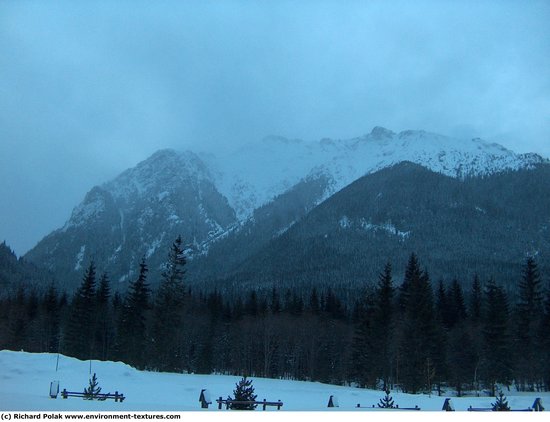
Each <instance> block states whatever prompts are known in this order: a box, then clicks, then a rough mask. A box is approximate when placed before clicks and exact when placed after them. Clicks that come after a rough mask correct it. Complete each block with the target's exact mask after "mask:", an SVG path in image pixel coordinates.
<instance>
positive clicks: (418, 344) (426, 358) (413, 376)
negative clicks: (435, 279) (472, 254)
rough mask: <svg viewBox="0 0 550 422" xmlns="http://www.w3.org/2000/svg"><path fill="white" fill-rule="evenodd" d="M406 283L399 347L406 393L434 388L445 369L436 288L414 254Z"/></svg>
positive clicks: (401, 372) (400, 374)
mask: <svg viewBox="0 0 550 422" xmlns="http://www.w3.org/2000/svg"><path fill="white" fill-rule="evenodd" d="M403 284H406V285H407V288H406V292H407V293H406V300H405V301H404V302H402V305H405V308H404V314H403V317H402V322H401V327H400V328H401V333H400V347H399V354H400V358H399V362H400V363H399V381H400V382H401V384H402V386H403V389H404V390H405V391H407V392H412V393H417V392H419V391H420V390H422V389H427V390H428V391H430V390H431V386H432V382H433V381H434V380H435V377H436V375H437V377H438V378H440V377H441V375H442V374H440V373H439V372H440V371H441V368H442V356H441V355H440V353H441V351H442V350H443V345H441V344H440V339H438V338H437V336H438V332H437V326H436V322H435V321H436V319H435V312H434V305H433V291H432V288H431V285H430V278H429V275H428V273H427V272H426V271H421V270H420V268H419V266H418V261H417V259H416V256H415V255H411V259H409V264H408V266H407V270H406V272H405V281H404V283H403Z"/></svg>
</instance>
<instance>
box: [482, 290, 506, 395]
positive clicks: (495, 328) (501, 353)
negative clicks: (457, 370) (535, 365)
mask: <svg viewBox="0 0 550 422" xmlns="http://www.w3.org/2000/svg"><path fill="white" fill-rule="evenodd" d="M484 308H485V310H486V311H485V316H484V324H483V340H484V349H483V372H484V379H485V382H486V384H487V385H488V386H489V387H490V388H491V394H492V395H494V392H495V388H496V384H497V383H500V384H505V385H510V383H511V380H512V369H511V368H512V356H511V355H512V350H511V339H510V327H509V308H508V298H507V296H506V293H505V292H504V290H503V289H502V288H501V287H500V286H497V284H496V283H495V281H494V280H492V279H491V280H490V281H489V283H487V286H486V291H485V305H484Z"/></svg>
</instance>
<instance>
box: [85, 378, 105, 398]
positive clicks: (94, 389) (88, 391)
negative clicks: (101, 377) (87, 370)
mask: <svg viewBox="0 0 550 422" xmlns="http://www.w3.org/2000/svg"><path fill="white" fill-rule="evenodd" d="M99 393H101V387H100V386H99V383H98V382H97V377H96V374H95V373H94V375H93V376H92V378H90V383H89V385H88V387H86V388H84V400H94V399H96V398H97V397H98V395H99Z"/></svg>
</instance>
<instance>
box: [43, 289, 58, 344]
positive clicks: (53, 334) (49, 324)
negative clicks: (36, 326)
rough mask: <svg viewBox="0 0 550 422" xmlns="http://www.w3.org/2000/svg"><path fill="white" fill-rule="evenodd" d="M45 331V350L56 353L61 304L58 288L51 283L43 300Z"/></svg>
mask: <svg viewBox="0 0 550 422" xmlns="http://www.w3.org/2000/svg"><path fill="white" fill-rule="evenodd" d="M42 307H43V313H44V317H43V331H44V345H43V349H44V351H46V352H48V353H55V352H57V351H59V323H60V312H59V311H60V309H59V307H60V305H59V301H58V298H57V290H56V288H55V286H54V285H53V284H50V286H49V287H48V290H47V291H46V294H45V295H44V300H43V305H42Z"/></svg>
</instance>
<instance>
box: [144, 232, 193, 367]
mask: <svg viewBox="0 0 550 422" xmlns="http://www.w3.org/2000/svg"><path fill="white" fill-rule="evenodd" d="M186 262H187V261H186V259H185V254H184V252H183V242H182V239H181V236H178V237H177V239H176V240H175V241H174V243H173V244H172V247H171V248H170V252H169V254H168V261H167V262H166V264H165V270H164V271H163V273H162V281H161V284H160V286H159V288H158V291H157V294H156V298H155V304H154V315H153V318H154V321H153V331H152V333H151V338H152V343H153V344H152V346H153V353H154V356H153V357H154V360H155V363H156V367H157V368H158V369H159V370H161V371H171V372H177V371H180V370H182V369H183V367H184V363H183V353H182V350H181V347H182V338H181V337H182V328H183V327H182V325H183V305H184V299H185V286H184V283H183V280H184V275H185V265H186Z"/></svg>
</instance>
